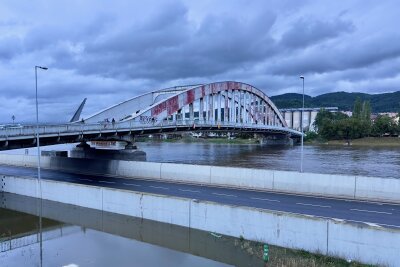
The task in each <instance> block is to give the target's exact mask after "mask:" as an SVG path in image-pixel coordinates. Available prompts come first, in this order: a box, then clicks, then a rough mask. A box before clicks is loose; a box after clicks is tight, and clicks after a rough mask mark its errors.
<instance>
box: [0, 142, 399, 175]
mask: <svg viewBox="0 0 400 267" xmlns="http://www.w3.org/2000/svg"><path fill="white" fill-rule="evenodd" d="M137 145H138V147H139V149H141V150H143V151H145V152H146V153H147V161H153V162H175V163H185V164H201V165H217V166H232V167H245V168H261V169H270V170H285V171H299V170H300V155H301V147H300V146H293V147H289V146H283V147H274V146H265V145H259V144H249V145H238V144H213V143H209V142H172V143H169V142H138V143H137ZM73 146H74V145H72V144H68V145H56V146H48V147H43V148H42V149H43V150H67V149H71V148H72V147H73ZM1 153H13V154H23V153H25V150H24V149H17V150H10V151H3V152H1ZM28 153H29V154H30V155H35V154H36V149H35V148H30V149H28ZM303 169H304V172H312V173H327V174H346V175H363V176H378V177H395V178H400V149H399V147H390V146H388V147H367V146H365V147H361V146H331V145H306V146H304V162H303Z"/></svg>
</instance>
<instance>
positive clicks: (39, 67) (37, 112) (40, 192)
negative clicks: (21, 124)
mask: <svg viewBox="0 0 400 267" xmlns="http://www.w3.org/2000/svg"><path fill="white" fill-rule="evenodd" d="M37 69H42V70H47V67H41V66H35V89H36V90H35V91H36V145H37V153H38V156H37V157H38V158H37V160H38V183H39V194H40V210H39V213H40V214H39V242H40V266H43V249H42V245H43V242H42V183H41V180H40V144H39V105H38V90H37Z"/></svg>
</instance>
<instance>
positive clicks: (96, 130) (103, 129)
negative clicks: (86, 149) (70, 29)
mask: <svg viewBox="0 0 400 267" xmlns="http://www.w3.org/2000/svg"><path fill="white" fill-rule="evenodd" d="M80 109H81V107H80ZM200 131H207V132H213V131H215V132H217V131H219V132H221V131H222V132H232V133H237V132H249V133H258V134H261V135H265V136H268V135H269V136H274V137H276V136H280V137H282V136H283V137H292V138H299V137H300V136H301V133H300V132H298V131H295V130H293V129H290V128H288V127H287V125H286V122H285V120H284V118H283V116H282V114H281V113H280V111H279V110H278V108H277V107H276V106H275V105H274V103H273V102H272V101H271V100H270V99H269V97H268V96H267V95H266V94H264V93H263V92H262V91H261V90H259V89H257V88H255V87H254V86H251V85H249V84H245V83H241V82H232V81H226V82H216V83H210V84H206V85H191V86H179V87H172V88H167V89H162V90H157V91H153V92H149V93H146V94H143V95H140V96H137V97H134V98H132V99H129V100H126V101H124V102H121V103H119V104H116V105H114V106H111V107H109V108H106V109H104V110H102V111H100V112H98V113H96V114H93V115H91V116H88V117H86V118H83V119H82V120H78V121H76V122H73V123H69V124H59V125H41V126H40V127H39V135H40V144H41V145H51V144H59V143H72V142H80V141H94V140H124V141H126V142H128V144H129V143H131V142H132V141H133V137H134V136H135V135H140V134H155V133H173V132H200ZM35 133H36V128H35V126H22V127H17V128H13V127H11V128H5V129H0V149H2V150H4V149H12V148H21V147H31V146H35V145H36V141H35Z"/></svg>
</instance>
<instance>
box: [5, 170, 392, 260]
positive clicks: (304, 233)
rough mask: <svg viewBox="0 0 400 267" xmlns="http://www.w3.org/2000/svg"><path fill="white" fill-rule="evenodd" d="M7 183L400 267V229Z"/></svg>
mask: <svg viewBox="0 0 400 267" xmlns="http://www.w3.org/2000/svg"><path fill="white" fill-rule="evenodd" d="M1 180H2V181H1V184H2V191H4V192H9V193H15V194H19V195H24V196H30V197H39V196H41V197H42V198H43V199H45V200H51V201H56V202H61V203H66V204H72V205H77V206H82V207H86V208H92V209H97V210H102V211H106V212H112V213H117V214H123V215H129V216H134V217H138V218H143V219H149V220H155V221H159V222H164V223H169V224H175V225H180V226H184V227H189V228H194V229H199V230H205V231H213V232H217V233H221V234H223V235H229V236H234V237H240V236H243V237H244V238H246V239H249V240H254V241H260V242H265V243H269V244H273V245H277V246H283V247H288V248H294V249H303V250H307V251H310V252H314V253H321V254H325V255H330V256H335V257H340V258H345V259H351V260H356V261H360V262H363V263H369V264H380V265H387V266H399V262H398V248H399V247H400V230H399V229H388V228H383V227H378V226H373V225H367V224H353V223H348V222H343V221H337V220H330V219H323V218H316V217H312V216H305V215H297V214H291V213H285V212H276V211H268V210H263V209H256V208H249V207H241V206H230V205H224V204H219V203H214V202H208V201H198V200H194V199H185V198H178V197H170V196H162V195H155V194H148V193H139V192H134V191H126V190H121V189H113V188H105V187H98V186H88V185H81V184H71V183H67V182H59V181H51V180H42V182H41V186H39V183H38V181H37V179H33V178H26V177H23V178H22V177H11V176H3V177H2V178H1ZM40 188H41V191H40Z"/></svg>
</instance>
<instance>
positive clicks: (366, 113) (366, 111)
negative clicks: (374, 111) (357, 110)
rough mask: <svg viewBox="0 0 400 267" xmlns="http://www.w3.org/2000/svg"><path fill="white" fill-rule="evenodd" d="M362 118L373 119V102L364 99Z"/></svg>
mask: <svg viewBox="0 0 400 267" xmlns="http://www.w3.org/2000/svg"><path fill="white" fill-rule="evenodd" d="M362 119H363V120H367V121H371V104H370V103H369V101H364V103H363V105H362Z"/></svg>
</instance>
